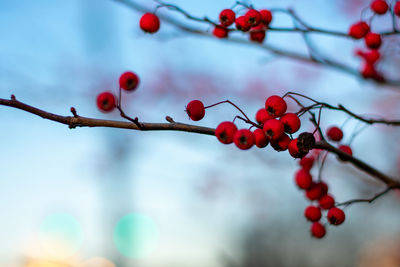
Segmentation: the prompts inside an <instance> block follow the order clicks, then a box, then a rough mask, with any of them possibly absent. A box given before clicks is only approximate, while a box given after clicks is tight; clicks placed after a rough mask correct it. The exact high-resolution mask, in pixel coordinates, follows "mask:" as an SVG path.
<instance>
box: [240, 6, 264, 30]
mask: <svg viewBox="0 0 400 267" xmlns="http://www.w3.org/2000/svg"><path fill="white" fill-rule="evenodd" d="M244 17H245V19H246V21H247V22H248V23H249V24H250V25H251V26H257V25H258V24H260V22H261V14H260V12H258V11H257V10H255V9H250V10H249V11H247V13H246V14H245V15H244Z"/></svg>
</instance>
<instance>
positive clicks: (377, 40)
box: [364, 32, 382, 49]
mask: <svg viewBox="0 0 400 267" xmlns="http://www.w3.org/2000/svg"><path fill="white" fill-rule="evenodd" d="M364 41H365V45H366V46H368V47H369V48H371V49H378V48H379V47H381V45H382V38H381V36H380V35H379V34H377V33H373V32H369V33H367V35H366V36H365V39H364Z"/></svg>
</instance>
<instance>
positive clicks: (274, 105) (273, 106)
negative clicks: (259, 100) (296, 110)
mask: <svg viewBox="0 0 400 267" xmlns="http://www.w3.org/2000/svg"><path fill="white" fill-rule="evenodd" d="M265 109H266V110H267V111H268V113H269V114H271V115H274V116H276V117H280V116H282V115H283V114H284V113H285V112H286V109H287V105H286V102H285V100H284V99H283V98H282V97H280V96H277V95H273V96H270V97H268V99H267V100H266V101H265Z"/></svg>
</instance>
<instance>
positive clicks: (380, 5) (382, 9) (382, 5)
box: [370, 0, 389, 15]
mask: <svg viewBox="0 0 400 267" xmlns="http://www.w3.org/2000/svg"><path fill="white" fill-rule="evenodd" d="M370 7H371V9H372V11H374V12H375V13H376V14H378V15H383V14H385V13H386V12H387V11H388V9H389V5H388V3H386V1H384V0H374V1H372V3H371V6H370Z"/></svg>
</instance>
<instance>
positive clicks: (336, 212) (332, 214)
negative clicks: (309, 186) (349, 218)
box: [326, 207, 346, 225]
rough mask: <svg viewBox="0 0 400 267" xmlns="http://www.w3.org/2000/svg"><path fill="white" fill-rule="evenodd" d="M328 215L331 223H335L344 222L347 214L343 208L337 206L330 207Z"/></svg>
mask: <svg viewBox="0 0 400 267" xmlns="http://www.w3.org/2000/svg"><path fill="white" fill-rule="evenodd" d="M326 217H327V218H328V221H329V223H330V224H333V225H339V224H342V223H343V222H344V220H345V219H346V215H345V214H344V212H343V210H341V209H339V208H336V207H333V208H331V209H329V211H328V215H327V216H326Z"/></svg>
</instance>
